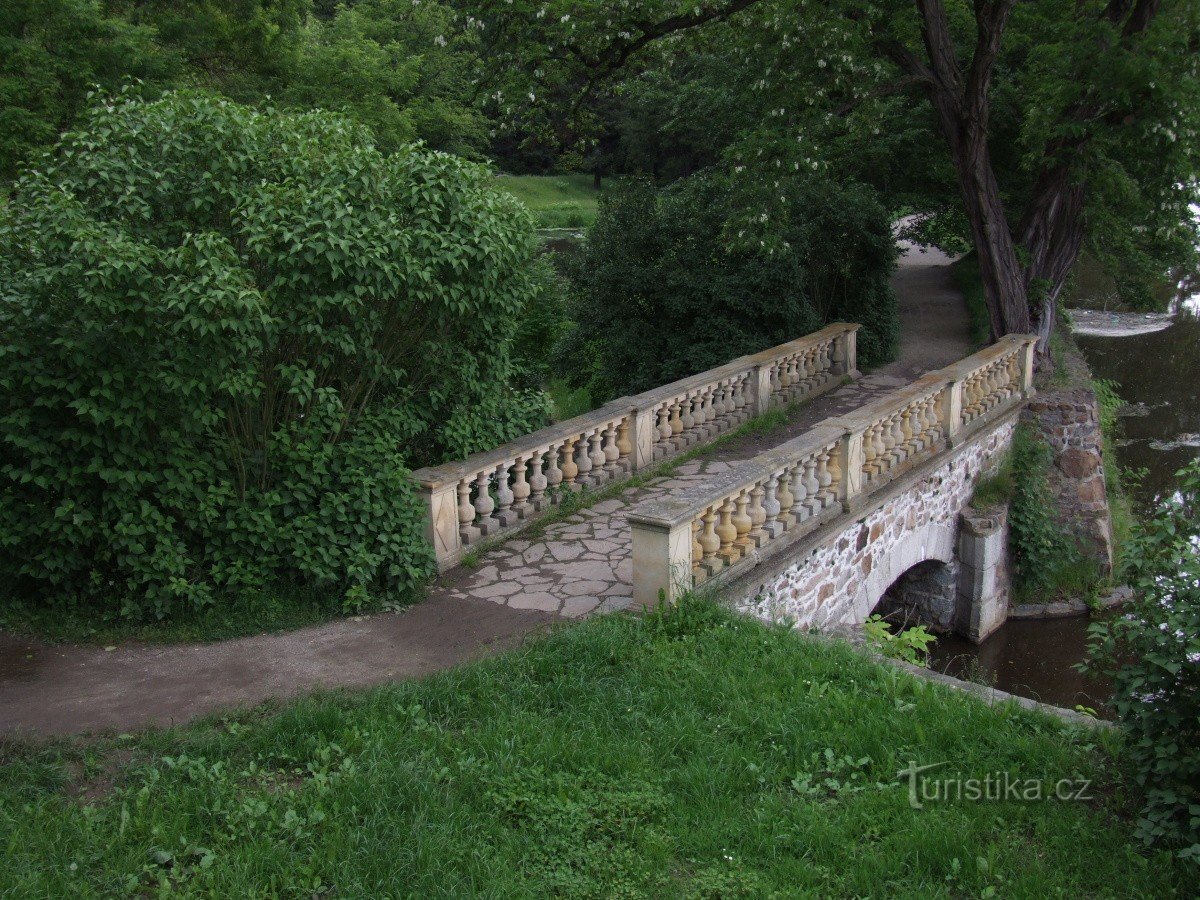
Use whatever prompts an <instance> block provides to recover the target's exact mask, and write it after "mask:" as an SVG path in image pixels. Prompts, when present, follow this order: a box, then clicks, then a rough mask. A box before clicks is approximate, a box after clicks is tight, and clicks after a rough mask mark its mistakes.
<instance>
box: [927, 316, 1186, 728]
mask: <svg viewBox="0 0 1200 900" xmlns="http://www.w3.org/2000/svg"><path fill="white" fill-rule="evenodd" d="M1076 326H1077V332H1076V340H1077V341H1078V343H1079V346H1080V349H1082V351H1083V353H1084V356H1086V357H1087V361H1088V365H1089V366H1090V367H1091V369H1092V373H1093V374H1094V375H1095V376H1096V377H1097V378H1107V379H1111V380H1112V381H1114V382H1116V383H1117V385H1118V387H1117V393H1118V394H1120V396H1121V398H1122V399H1123V400H1124V401H1125V402H1126V407H1125V409H1124V410H1123V411H1122V415H1121V426H1122V427H1121V431H1122V434H1121V435H1120V438H1119V439H1118V442H1117V448H1116V454H1117V463H1118V464H1119V465H1120V466H1121V467H1122V468H1123V469H1127V470H1134V471H1140V472H1141V477H1140V478H1134V479H1127V483H1128V485H1129V489H1130V493H1131V496H1132V499H1133V501H1134V507H1135V509H1136V510H1137V511H1139V512H1140V511H1141V510H1145V509H1147V508H1148V507H1149V506H1151V505H1152V504H1153V503H1154V501H1155V498H1157V497H1160V496H1167V495H1169V494H1170V493H1171V492H1173V491H1174V489H1175V473H1176V472H1177V471H1178V470H1179V469H1181V468H1182V467H1183V466H1184V465H1185V464H1186V463H1187V462H1189V461H1190V460H1192V459H1194V458H1196V457H1197V456H1200V397H1198V393H1200V391H1198V389H1197V381H1196V374H1197V372H1200V295H1196V296H1193V297H1191V298H1189V299H1185V300H1183V301H1181V302H1179V303H1178V304H1177V308H1176V311H1175V315H1174V316H1173V317H1171V318H1167V317H1165V316H1113V315H1112V314H1109V313H1102V312H1093V313H1085V314H1080V315H1076ZM1090 621H1091V620H1090V619H1089V617H1087V616H1076V617H1073V618H1066V619H1052V620H1045V619H1043V620H1029V621H1012V622H1008V623H1006V624H1004V625H1003V626H1001V627H1000V628H999V629H998V630H997V631H996V633H995V634H993V635H992V636H991V637H989V638H988V639H987V640H986V641H984V642H983V643H982V644H980V645H978V646H975V645H973V644H971V643H969V642H968V641H965V640H963V639H962V638H958V637H955V636H947V637H943V638H939V640H938V642H937V644H936V645H934V647H933V649H932V653H931V655H930V666H931V668H933V669H936V670H937V671H939V672H945V673H947V674H949V675H953V676H955V677H958V678H967V679H970V680H975V681H984V682H986V683H989V684H992V685H993V686H995V687H997V688H999V689H1000V690H1002V691H1007V692H1009V693H1013V694H1018V695H1020V696H1023V697H1031V698H1033V699H1034V700H1040V701H1041V702H1043V703H1050V704H1052V705H1054V706H1062V707H1066V708H1067V709H1072V708H1074V707H1075V706H1076V705H1082V706H1086V707H1089V708H1091V709H1094V710H1097V711H1098V712H1099V713H1100V715H1104V714H1105V711H1106V710H1105V703H1106V701H1107V699H1108V696H1109V686H1108V685H1107V684H1105V683H1103V682H1097V681H1093V680H1089V679H1087V678H1084V676H1082V675H1081V674H1080V673H1079V672H1077V671H1076V670H1075V668H1074V666H1075V664H1076V663H1078V662H1080V661H1081V660H1082V659H1083V657H1084V654H1085V653H1086V650H1087V628H1088V624H1089V622H1090Z"/></svg>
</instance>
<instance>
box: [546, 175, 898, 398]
mask: <svg viewBox="0 0 1200 900" xmlns="http://www.w3.org/2000/svg"><path fill="white" fill-rule="evenodd" d="M779 190H781V191H783V192H785V193H786V194H787V199H788V201H789V202H788V204H787V208H788V209H789V210H791V211H792V212H791V214H790V215H789V216H788V217H786V218H782V219H780V220H779V221H777V222H775V223H774V224H773V225H772V233H773V235H774V236H775V237H776V238H777V239H778V243H779V246H780V247H781V248H783V249H780V250H778V251H777V250H776V249H775V247H765V246H761V247H760V246H759V245H758V243H757V242H754V243H753V245H752V246H751V243H750V242H748V241H739V240H737V239H736V237H734V236H731V235H729V233H728V226H729V223H731V222H733V221H735V219H736V217H737V216H738V215H739V208H738V195H737V193H736V192H735V189H734V187H733V186H732V185H731V183H730V182H729V181H728V179H726V178H725V177H724V176H722V175H719V174H716V173H714V172H704V173H701V174H699V175H695V176H692V177H690V178H686V179H683V180H681V181H678V182H675V183H674V184H672V185H670V186H668V187H665V188H662V189H661V190H659V189H655V188H654V187H652V186H651V185H649V184H647V183H645V182H633V183H629V184H624V185H622V186H621V187H618V188H616V189H614V190H613V191H612V192H610V193H607V194H605V195H603V197H602V198H601V205H600V214H599V217H598V219H597V221H596V225H595V226H594V227H593V229H592V230H591V232H590V234H589V237H588V241H587V244H586V246H585V248H584V250H583V251H582V252H581V253H579V254H578V255H576V256H575V257H574V258H573V264H572V266H571V274H572V278H573V281H574V283H575V285H576V288H577V297H576V299H575V304H574V318H575V320H576V321H577V322H578V323H579V327H578V329H577V330H576V332H575V333H574V335H573V337H572V338H571V339H570V340H568V341H567V342H566V344H565V351H564V353H563V365H562V368H563V370H564V371H565V372H566V373H567V374H568V377H570V378H571V379H572V382H573V383H574V384H588V385H589V386H590V387H591V388H592V395H593V398H594V399H595V400H597V401H603V400H604V399H608V398H612V397H615V396H618V395H619V394H622V393H629V392H637V391H642V390H646V389H648V388H652V387H655V386H657V385H660V384H665V383H667V382H669V381H673V380H675V379H677V378H682V377H684V376H687V375H691V374H694V373H696V372H700V371H703V370H704V369H707V368H710V367H712V366H714V365H718V364H720V363H723V362H726V361H728V360H730V359H732V358H734V357H736V356H739V355H742V354H745V353H752V352H757V351H759V350H763V349H765V348H767V347H770V346H773V345H775V344H779V343H782V342H784V341H788V340H791V339H793V338H796V337H799V336H801V335H803V334H806V333H808V332H811V331H815V330H816V329H818V328H820V327H821V326H822V325H824V324H825V323H827V322H830V321H835V320H839V319H843V320H848V321H854V322H861V323H862V324H863V330H862V332H861V333H860V336H859V354H860V361H861V362H863V363H867V364H870V363H876V362H880V361H882V360H884V359H887V358H888V357H889V356H890V355H891V354H892V353H893V352H894V350H895V342H896V335H897V318H896V305H895V298H894V296H893V294H892V291H891V287H890V285H889V283H888V279H889V276H890V274H891V271H892V267H893V264H894V260H895V254H896V250H895V245H894V242H893V240H892V237H891V230H890V225H889V221H888V217H887V214H886V212H885V210H884V209H883V208H882V207H881V206H880V205H879V204H878V203H877V202H876V200H875V199H874V197H873V196H872V195H871V194H870V193H869V192H868V191H866V190H865V189H861V188H858V187H855V186H837V185H833V184H832V183H830V182H828V181H827V180H823V179H821V178H819V177H817V176H813V177H812V178H811V179H803V178H799V177H797V178H794V179H791V178H789V179H787V180H786V181H785V182H784V183H783V184H782V185H781V187H780V188H779ZM734 235H736V230H735V231H734Z"/></svg>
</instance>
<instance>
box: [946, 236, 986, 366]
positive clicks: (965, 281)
mask: <svg viewBox="0 0 1200 900" xmlns="http://www.w3.org/2000/svg"><path fill="white" fill-rule="evenodd" d="M950 274H951V277H953V279H954V284H955V286H957V287H958V289H959V291H961V292H962V295H963V298H964V299H965V300H966V303H967V316H968V317H969V318H970V321H971V326H970V327H971V342H972V343H973V344H974V345H975V349H976V350H979V349H981V348H983V347H986V346H987V345H988V344H990V343H991V339H992V324H991V319H990V317H989V316H988V310H987V301H986V300H985V299H984V296H983V282H982V281H981V280H980V278H979V260H978V259H977V258H976V256H975V254H974V253H968V254H967V255H966V256H964V257H963V258H962V259H960V260H958V262H956V263H954V265H953V266H952V267H951V269H950Z"/></svg>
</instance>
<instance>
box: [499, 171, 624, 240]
mask: <svg viewBox="0 0 1200 900" xmlns="http://www.w3.org/2000/svg"><path fill="white" fill-rule="evenodd" d="M497 183H498V184H499V185H500V187H501V188H503V189H504V190H506V191H508V192H509V193H510V194H512V195H513V196H515V197H516V198H517V199H518V200H520V201H521V202H522V203H524V204H525V205H526V206H528V207H529V209H530V211H531V212H532V213H533V215H534V217H535V219H536V220H537V224H538V227H539V228H586V227H589V226H591V225H592V223H593V222H595V221H596V211H597V209H598V207H599V204H600V194H601V192H602V191H597V190H596V189H595V187H593V185H592V176H591V175H503V176H501V177H500V178H499V179H497Z"/></svg>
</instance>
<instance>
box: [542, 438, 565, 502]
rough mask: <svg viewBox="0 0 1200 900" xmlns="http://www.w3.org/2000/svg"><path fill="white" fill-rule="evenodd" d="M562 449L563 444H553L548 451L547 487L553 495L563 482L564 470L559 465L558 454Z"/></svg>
mask: <svg viewBox="0 0 1200 900" xmlns="http://www.w3.org/2000/svg"><path fill="white" fill-rule="evenodd" d="M561 451H562V444H551V445H550V448H549V449H548V450H547V451H546V462H547V463H548V465H547V467H546V488H547V489H548V490H549V491H550V493H551V495H552V496H553V495H555V494H557V493H558V486H559V485H560V484H562V483H563V470H562V469H560V468H559V467H558V455H559V453H560V452H561Z"/></svg>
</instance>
